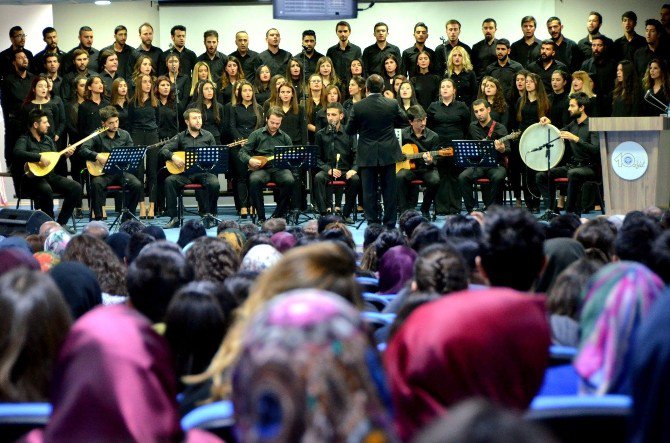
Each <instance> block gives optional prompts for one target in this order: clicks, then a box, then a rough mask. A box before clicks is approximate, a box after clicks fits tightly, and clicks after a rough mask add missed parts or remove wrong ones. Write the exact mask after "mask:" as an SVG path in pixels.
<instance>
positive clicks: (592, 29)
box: [577, 11, 618, 61]
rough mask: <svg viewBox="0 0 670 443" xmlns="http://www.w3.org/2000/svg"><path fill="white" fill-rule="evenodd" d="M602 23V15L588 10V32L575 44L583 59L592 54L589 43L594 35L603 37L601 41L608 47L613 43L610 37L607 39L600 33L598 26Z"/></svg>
mask: <svg viewBox="0 0 670 443" xmlns="http://www.w3.org/2000/svg"><path fill="white" fill-rule="evenodd" d="M602 24H603V16H602V15H601V14H600V13H599V12H597V11H591V12H589V18H588V19H587V21H586V31H587V32H588V34H587V35H586V37H584V38H583V39H581V40H580V41H578V42H577V46H578V47H579V50H580V51H582V54H583V59H584V60H586V59H588V58H590V57H591V55H592V54H593V53H592V52H591V43H592V42H593V38H594V37H595V36H596V35H598V36H600V37H602V38H603V39H604V40H603V41H604V43H605V45H606V46H608V47H612V43H614V42H613V41H612V39H609V38H607V37H605V36H604V35H602V34H601V33H600V27H601V26H602ZM617 61H618V60H617Z"/></svg>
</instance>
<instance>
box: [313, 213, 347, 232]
mask: <svg viewBox="0 0 670 443" xmlns="http://www.w3.org/2000/svg"><path fill="white" fill-rule="evenodd" d="M341 221H342V218H341V217H340V216H339V215H335V214H326V215H322V216H321V217H319V218H318V220H317V221H316V232H317V234H321V233H322V232H323V231H324V229H326V226H328V225H329V224H331V223H335V222H341Z"/></svg>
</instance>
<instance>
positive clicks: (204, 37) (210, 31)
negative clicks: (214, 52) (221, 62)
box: [202, 29, 219, 40]
mask: <svg viewBox="0 0 670 443" xmlns="http://www.w3.org/2000/svg"><path fill="white" fill-rule="evenodd" d="M212 36H214V37H216V39H217V40H218V39H219V33H218V32H216V31H215V30H213V29H209V30H207V31H205V32H204V33H203V35H202V38H203V39H206V38H207V37H212Z"/></svg>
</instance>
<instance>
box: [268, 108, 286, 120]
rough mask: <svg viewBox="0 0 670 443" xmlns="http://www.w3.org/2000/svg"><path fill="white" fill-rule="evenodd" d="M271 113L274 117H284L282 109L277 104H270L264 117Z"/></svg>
mask: <svg viewBox="0 0 670 443" xmlns="http://www.w3.org/2000/svg"><path fill="white" fill-rule="evenodd" d="M272 115H274V116H275V117H279V118H284V111H283V110H282V108H280V107H279V106H270V107H269V108H268V111H267V113H266V116H265V119H266V120H267V119H269V118H270V116H272Z"/></svg>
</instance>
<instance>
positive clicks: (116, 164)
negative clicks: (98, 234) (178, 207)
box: [102, 146, 147, 231]
mask: <svg viewBox="0 0 670 443" xmlns="http://www.w3.org/2000/svg"><path fill="white" fill-rule="evenodd" d="M146 153H147V148H146V147H143V148H141V147H136V146H120V147H118V148H114V149H112V151H111V152H110V154H109V158H107V162H106V163H105V166H104V167H103V168H102V172H103V174H109V175H120V176H121V178H122V180H121V212H119V215H117V216H116V218H115V219H114V221H113V222H112V225H111V226H110V227H109V230H110V231H111V230H112V229H114V226H116V224H117V223H119V224H120V220H121V219H122V218H123V216H124V214H125V215H126V218H127V217H128V216H129V217H131V218H133V219H135V220H137V221H140V220H139V218H137V217H136V216H135V214H133V213H132V212H130V210H128V205H127V203H126V191H127V189H128V177H126V174H125V173H129V174H131V173H135V172H137V169H138V168H139V166H140V161H142V159H143V158H144V156H145V154H146ZM140 223H142V222H140Z"/></svg>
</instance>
